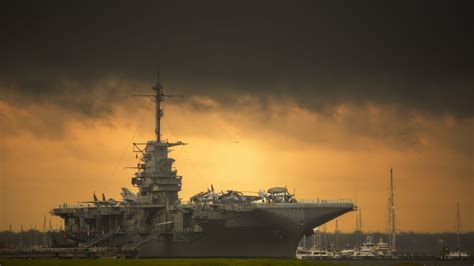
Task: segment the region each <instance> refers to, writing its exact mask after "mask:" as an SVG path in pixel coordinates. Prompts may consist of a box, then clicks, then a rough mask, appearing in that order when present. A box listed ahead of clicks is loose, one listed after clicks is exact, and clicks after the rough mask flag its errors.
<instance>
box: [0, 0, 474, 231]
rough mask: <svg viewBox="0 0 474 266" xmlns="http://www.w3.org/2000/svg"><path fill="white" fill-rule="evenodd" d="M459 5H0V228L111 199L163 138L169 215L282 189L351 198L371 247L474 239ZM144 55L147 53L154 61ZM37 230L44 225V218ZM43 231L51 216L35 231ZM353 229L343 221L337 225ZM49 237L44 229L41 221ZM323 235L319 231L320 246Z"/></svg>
mask: <svg viewBox="0 0 474 266" xmlns="http://www.w3.org/2000/svg"><path fill="white" fill-rule="evenodd" d="M467 4H468V1H466V2H463V1H456V2H454V3H436V2H433V1H405V2H399V1H393V2H386V1H384V2H383V3H382V2H380V1H361V2H360V1H357V2H355V1H298V2H295V3H293V2H290V1H258V2H255V1H140V2H138V3H137V2H125V1H99V2H97V1H67V2H65V1H31V2H30V1H11V2H6V3H3V4H2V8H1V11H0V12H1V13H2V14H1V16H0V17H1V18H0V20H2V21H1V23H0V27H1V32H2V35H3V38H2V41H1V42H0V56H1V62H2V64H0V123H1V124H0V230H2V229H7V228H8V227H9V224H10V223H12V224H13V226H14V229H16V230H18V229H19V226H20V225H23V226H24V227H25V228H29V227H33V226H36V227H38V228H42V224H43V215H45V214H48V211H49V210H50V209H52V208H53V207H55V206H57V205H59V204H61V203H63V202H69V203H75V202H78V201H83V200H90V199H91V198H92V194H93V193H94V192H96V193H97V194H100V193H102V192H104V193H105V194H106V195H107V197H114V198H116V199H119V198H120V196H119V191H120V188H121V187H125V186H126V187H129V188H130V189H133V188H132V186H131V184H130V178H131V177H132V175H133V170H130V169H125V168H124V167H127V166H134V165H136V163H137V160H136V159H135V155H134V154H133V153H132V146H131V143H132V142H145V141H147V140H149V139H152V138H153V137H154V136H153V134H154V132H153V128H154V125H153V117H154V113H153V103H151V102H150V101H149V100H147V99H145V98H139V97H133V96H132V95H134V94H148V93H152V91H151V87H152V86H153V85H154V83H155V82H156V69H157V63H158V62H159V65H160V79H161V83H162V84H163V85H164V87H165V91H166V92H167V93H170V94H182V95H184V98H179V99H178V98H177V99H170V100H169V101H167V102H165V119H164V121H163V123H162V127H163V137H164V138H165V139H169V140H170V141H175V140H182V141H184V142H186V143H188V145H186V146H184V147H176V148H175V150H174V151H173V152H172V153H171V155H172V157H173V158H175V159H176V163H175V167H176V169H178V173H179V174H180V175H182V176H183V190H182V191H181V193H180V197H181V198H183V200H187V199H189V197H190V196H192V195H194V194H196V193H198V192H200V191H202V190H206V189H207V188H208V187H209V186H210V185H211V184H212V185H213V186H214V187H215V188H216V189H217V190H226V189H234V190H241V191H258V190H260V189H268V188H270V187H273V186H285V185H286V186H287V187H288V188H289V189H290V190H291V191H294V192H295V193H296V197H297V198H300V199H311V198H321V199H322V198H329V199H352V200H354V201H356V202H357V205H358V206H359V207H360V209H361V210H362V219H363V221H362V224H363V230H364V231H384V230H385V227H386V219H387V215H386V203H387V194H388V191H387V189H388V183H389V175H390V169H392V168H393V171H394V180H395V188H396V189H395V195H396V202H397V218H398V219H397V226H398V228H399V230H400V231H421V232H446V231H454V230H455V214H456V210H455V208H456V203H457V202H459V204H460V206H461V215H462V222H463V230H464V231H474V201H473V200H472V193H473V192H474V190H473V189H474V181H473V180H474V179H473V177H474V170H473V165H474V164H473V136H474V109H473V107H472V102H473V100H474V92H473V91H474V90H473V88H474V65H473V62H474V60H473V59H474V56H473V51H472V47H474V41H473V40H472V36H471V35H472V31H473V27H472V25H474V24H473V21H472V18H471V17H472V16H471V14H470V12H469V11H470V10H469V8H468V5H467ZM157 51H159V52H157ZM48 217H49V216H48ZM48 219H49V218H48ZM338 221H339V227H340V229H341V230H342V231H346V232H350V231H353V230H354V229H355V213H348V214H345V215H344V216H342V217H340V218H338ZM53 224H54V225H55V226H58V225H59V224H60V220H58V219H55V218H53ZM333 229H334V222H330V223H329V224H328V230H333Z"/></svg>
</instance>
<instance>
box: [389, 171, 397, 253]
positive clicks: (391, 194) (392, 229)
mask: <svg viewBox="0 0 474 266" xmlns="http://www.w3.org/2000/svg"><path fill="white" fill-rule="evenodd" d="M395 221H396V220H395V194H394V186H393V169H390V188H389V198H388V233H389V238H390V243H389V244H390V249H391V250H392V251H395V244H396V243H395V237H396V236H395V234H396V226H395Z"/></svg>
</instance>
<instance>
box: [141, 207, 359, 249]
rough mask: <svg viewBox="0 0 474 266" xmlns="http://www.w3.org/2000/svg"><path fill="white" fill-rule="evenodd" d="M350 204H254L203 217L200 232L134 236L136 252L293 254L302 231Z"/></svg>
mask: <svg viewBox="0 0 474 266" xmlns="http://www.w3.org/2000/svg"><path fill="white" fill-rule="evenodd" d="M351 210H353V205H352V204H350V205H347V204H346V205H345V206H344V205H342V206H337V207H336V206H331V207H317V208H315V207H313V206H304V205H301V204H292V206H291V207H288V206H279V207H276V208H275V207H270V208H257V209H255V210H254V211H251V212H248V213H245V214H242V213H240V214H239V215H236V216H235V217H233V218H230V219H227V220H225V221H220V220H219V221H207V222H204V223H203V224H202V228H203V230H202V232H181V233H180V232H174V233H170V234H160V235H156V236H153V237H151V238H150V236H136V237H135V239H134V241H133V242H135V243H140V244H139V245H138V246H137V251H138V253H137V256H138V257H141V258H157V257H192V258H197V257H213V258H214V257H234V258H237V257H239V258H242V257H252V258H253V257H266V258H293V257H295V251H296V247H297V245H298V243H299V241H300V240H301V238H302V237H303V235H304V234H307V235H309V234H311V230H312V229H313V228H314V227H317V226H319V225H321V224H323V223H325V222H327V221H329V220H331V219H333V218H335V217H337V216H339V215H342V214H344V213H346V212H349V211H351Z"/></svg>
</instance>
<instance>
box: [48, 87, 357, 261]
mask: <svg viewBox="0 0 474 266" xmlns="http://www.w3.org/2000/svg"><path fill="white" fill-rule="evenodd" d="M153 90H154V91H155V94H153V95H150V96H151V97H153V99H154V102H155V104H156V109H155V134H156V138H155V140H150V141H148V142H146V143H134V146H133V147H134V152H137V153H138V154H139V155H140V161H139V164H138V167H137V168H138V169H137V172H136V173H135V174H134V176H133V177H132V179H131V183H132V185H133V186H134V187H136V188H138V193H134V192H131V191H130V190H129V189H127V188H122V192H121V195H122V197H123V199H122V200H121V201H116V200H114V199H106V197H105V195H103V194H102V200H98V199H97V197H96V196H95V194H94V200H93V201H89V202H87V201H86V202H81V203H80V204H75V205H70V204H66V203H64V204H61V205H60V206H58V207H57V208H54V209H52V210H51V214H52V215H56V216H59V217H61V218H62V219H64V231H63V232H56V233H52V234H51V236H52V240H53V244H54V245H55V246H57V247H115V248H121V249H127V250H134V252H135V253H134V254H135V256H136V257H143V258H145V257H287V258H292V257H294V256H295V250H296V247H297V245H298V242H299V241H300V239H301V238H302V237H303V235H310V234H312V229H313V228H315V227H317V226H319V225H321V224H323V223H326V222H328V221H330V220H332V219H334V218H336V217H338V216H340V215H342V214H344V213H347V212H350V211H352V210H354V209H355V208H356V207H355V206H354V204H353V203H352V202H351V201H350V200H319V199H318V200H314V201H305V202H301V201H298V200H296V198H295V197H294V195H293V194H291V193H289V192H288V190H287V189H286V187H274V188H270V189H268V190H266V191H263V190H262V191H260V192H258V193H257V194H256V195H245V194H243V193H241V192H239V191H235V190H227V191H222V192H219V193H217V192H215V191H214V187H213V186H212V185H211V188H209V189H208V190H207V191H204V192H200V193H198V194H196V195H194V196H193V197H191V198H190V200H189V201H188V202H183V201H181V199H180V198H179V194H178V193H179V191H180V190H181V187H182V176H180V175H178V172H177V170H174V169H173V163H174V159H173V158H170V157H169V153H170V152H171V150H170V149H169V148H170V147H173V146H179V145H185V143H183V142H181V141H176V142H168V141H164V140H163V139H162V136H161V127H160V124H161V118H162V117H163V109H162V106H161V103H162V102H163V101H164V100H165V99H166V98H167V97H171V96H173V95H165V94H164V93H163V88H162V86H161V84H160V82H159V79H157V83H156V85H155V86H154V87H153Z"/></svg>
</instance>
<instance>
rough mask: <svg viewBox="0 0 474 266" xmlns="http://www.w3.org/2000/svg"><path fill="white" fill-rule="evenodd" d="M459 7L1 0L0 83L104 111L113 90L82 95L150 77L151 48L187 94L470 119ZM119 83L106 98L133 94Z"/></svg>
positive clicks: (468, 48) (29, 96)
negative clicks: (389, 107)
mask: <svg viewBox="0 0 474 266" xmlns="http://www.w3.org/2000/svg"><path fill="white" fill-rule="evenodd" d="M467 4H468V1H466V5H464V3H463V2H462V1H456V2H454V3H446V2H444V3H440V4H438V3H434V2H433V1H405V2H403V3H400V2H399V1H393V2H392V3H387V2H385V1H384V2H380V1H373V2H360V1H298V2H290V1H285V2H276V1H258V2H255V1H233V2H231V1H212V2H211V1H162V2H158V1H140V2H122V1H88V2H83V1H31V2H22V1H12V2H11V3H9V4H4V6H3V7H2V10H3V11H2V12H3V13H4V14H3V15H2V20H3V21H2V35H3V38H2V42H1V44H0V45H1V54H2V64H1V66H0V70H1V73H0V85H1V87H2V90H5V88H13V89H12V90H10V93H12V94H18V95H21V96H22V98H23V99H25V100H35V101H39V100H44V101H55V100H56V97H57V95H58V94H60V95H64V94H67V95H72V96H71V97H62V98H61V99H63V100H65V101H66V102H64V103H63V104H64V106H69V105H70V106H73V107H74V106H76V108H77V111H79V112H85V114H87V111H90V110H91V108H89V105H92V106H93V107H95V108H96V109H92V110H95V112H100V110H101V108H104V110H106V111H107V110H108V109H107V108H110V104H113V103H115V102H117V101H120V100H121V99H122V97H115V98H113V97H112V99H111V100H109V101H102V99H101V102H100V103H97V100H95V99H93V98H91V97H85V96H87V95H88V94H90V93H91V90H92V89H94V88H97V86H95V84H96V83H97V82H100V81H101V80H103V79H104V77H116V78H120V79H123V80H130V81H137V82H143V84H150V85H151V84H152V83H153V82H154V73H155V62H156V47H157V46H158V45H159V47H160V64H161V65H162V80H163V83H164V84H165V85H167V86H168V87H169V88H170V89H171V90H172V91H173V92H177V93H183V94H186V95H189V96H191V95H204V96H208V97H212V98H215V99H217V100H219V101H221V102H225V103H231V102H232V98H233V97H235V96H236V95H240V94H246V95H251V96H254V97H257V98H260V99H266V97H267V96H272V97H290V98H293V99H296V100H297V101H298V102H299V103H301V104H302V105H307V106H311V107H312V108H314V110H320V111H322V110H327V109H328V108H329V109H330V108H331V107H332V106H334V105H336V104H339V103H343V102H351V103H356V104H358V103H361V104H363V103H381V104H395V105H399V106H401V107H402V108H404V109H406V110H421V111H426V112H432V113H446V112H447V113H452V114H455V115H459V116H472V115H473V109H472V108H471V103H472V99H473V89H472V88H473V87H474V81H473V80H474V78H473V76H474V72H473V63H472V62H473V61H472V59H473V52H472V47H474V43H473V42H472V36H471V35H472V25H473V24H472V20H471V19H470V17H471V14H470V9H469V8H468V5H467ZM64 80H69V81H72V82H75V83H76V84H77V86H74V88H70V87H67V86H64ZM135 89H136V88H133V90H135ZM147 89H148V88H143V92H146V91H147ZM65 90H66V91H65ZM121 90H122V91H121V92H120V93H116V94H112V95H127V94H131V93H132V91H133V90H132V89H123V88H122V89H121ZM2 95H4V94H2ZM76 96H77V97H76ZM74 99H81V100H80V101H75V100H74ZM70 102H72V103H73V104H70ZM263 103H264V101H263Z"/></svg>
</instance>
